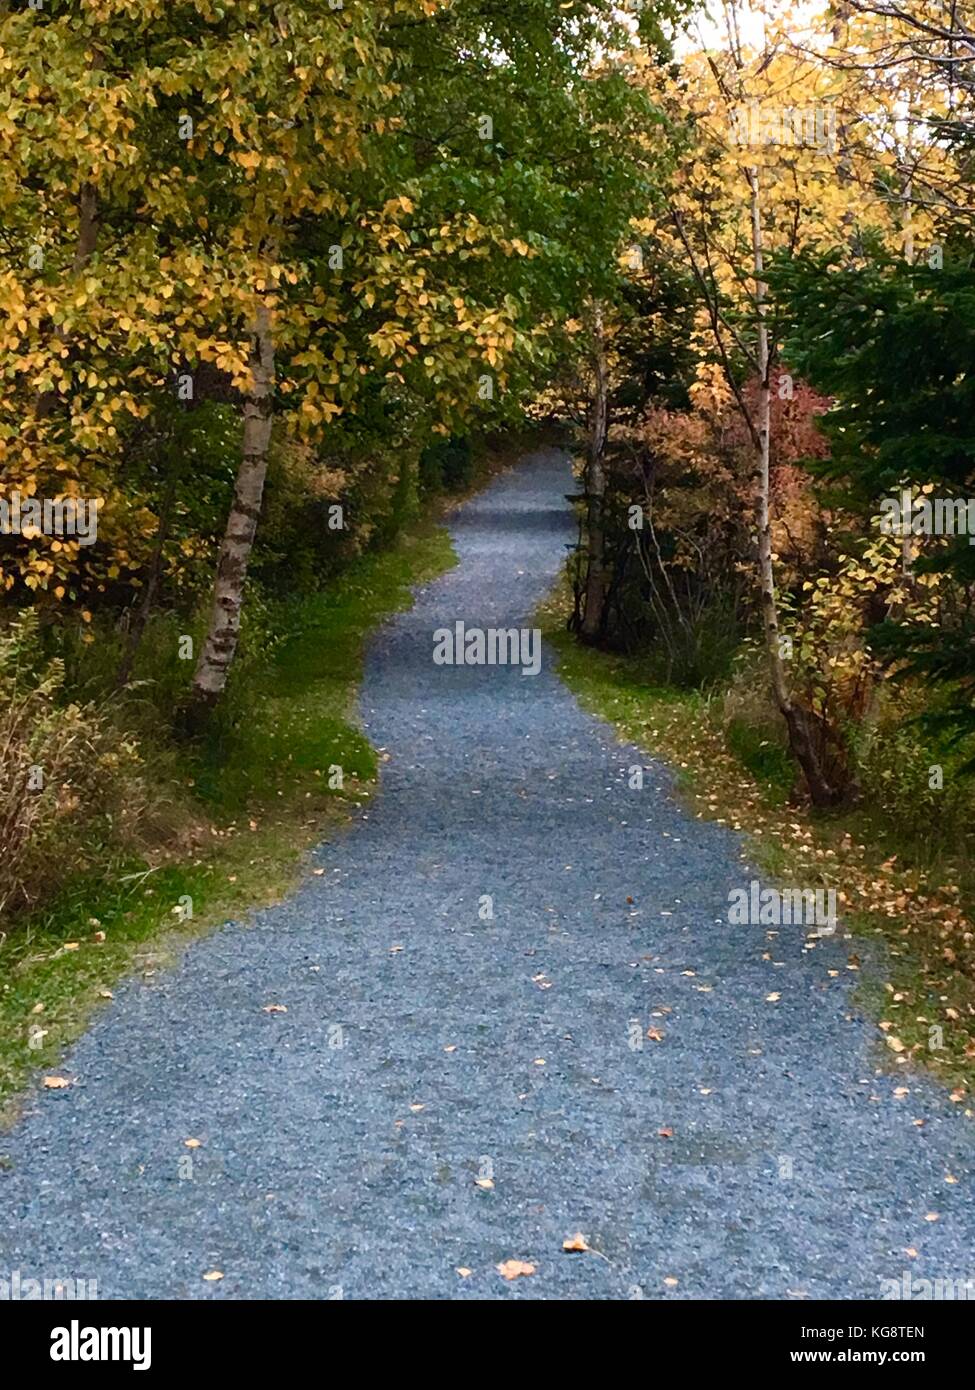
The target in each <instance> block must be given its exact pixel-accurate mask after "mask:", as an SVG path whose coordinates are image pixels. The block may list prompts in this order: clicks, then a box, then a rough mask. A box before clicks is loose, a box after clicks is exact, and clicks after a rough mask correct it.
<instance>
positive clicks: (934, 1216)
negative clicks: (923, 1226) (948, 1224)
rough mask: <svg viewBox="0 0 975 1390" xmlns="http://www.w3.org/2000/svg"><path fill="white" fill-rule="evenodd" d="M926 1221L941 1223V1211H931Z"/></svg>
mask: <svg viewBox="0 0 975 1390" xmlns="http://www.w3.org/2000/svg"><path fill="white" fill-rule="evenodd" d="M924 1219H925V1221H940V1220H941V1213H940V1211H929V1212H928V1213H927V1214H926V1216H925V1218H924Z"/></svg>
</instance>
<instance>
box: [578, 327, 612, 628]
mask: <svg viewBox="0 0 975 1390" xmlns="http://www.w3.org/2000/svg"><path fill="white" fill-rule="evenodd" d="M593 340H594V344H595V353H594V365H595V373H596V382H595V392H594V397H593V414H592V426H591V428H590V432H589V458H588V461H587V467H586V497H587V507H586V512H587V515H586V533H587V555H588V561H589V564H588V568H587V570H586V607H585V612H584V613H583V617H582V629H581V630H582V636H583V638H585V639H586V640H588V641H594V640H595V639H596V638H597V637H598V636H599V634H600V632H601V631H602V626H603V612H604V608H605V604H606V589H607V580H606V534H605V527H604V509H605V502H606V470H605V468H604V466H603V454H604V452H605V449H606V433H607V430H608V427H609V388H608V372H607V368H606V340H605V333H604V325H603V310H602V305H601V304H597V305H596V306H595V308H594V310H593Z"/></svg>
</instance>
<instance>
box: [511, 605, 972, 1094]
mask: <svg viewBox="0 0 975 1390" xmlns="http://www.w3.org/2000/svg"><path fill="white" fill-rule="evenodd" d="M569 611H570V607H569V603H568V600H567V596H566V593H565V591H564V589H563V587H562V586H561V585H560V586H559V588H558V589H557V590H556V592H555V593H554V594H553V595H552V596H551V598H550V599H549V601H548V602H547V603H546V604H545V605H544V606H543V607H542V609H541V610H540V613H539V621H540V623H541V625H542V627H543V630H544V633H545V636H546V637H547V639H548V640H549V642H550V643H551V644H552V645H553V646H554V647H555V649H556V651H557V653H558V657H559V670H560V674H561V676H562V678H563V680H564V681H565V682H566V684H567V685H568V686H569V687H570V689H572V690H573V691H574V693H575V694H576V696H577V698H578V699H579V701H580V703H581V704H582V705H583V706H584V708H586V709H588V710H590V711H591V712H592V713H594V714H596V715H598V716H600V717H601V718H603V719H605V720H606V721H607V722H609V723H610V724H613V725H614V726H615V727H616V729H617V730H618V732H619V734H620V736H621V738H624V739H626V740H627V741H628V742H632V743H634V744H635V745H637V746H638V747H640V748H643V749H645V750H646V751H647V752H648V753H649V754H651V755H653V756H656V757H659V758H660V759H662V760H663V761H665V762H667V763H668V764H669V765H670V767H671V768H672V769H673V770H674V772H675V774H676V778H677V786H678V791H679V793H680V795H681V797H682V799H683V801H684V802H685V804H686V805H687V806H688V809H689V810H690V811H691V812H692V813H693V814H694V815H696V816H697V817H698V819H705V818H706V819H712V820H715V821H717V822H718V823H719V824H722V825H728V826H730V827H731V828H732V829H734V830H736V831H740V832H742V834H743V835H744V836H745V839H746V842H747V844H748V849H749V854H750V857H751V858H752V860H753V861H754V862H755V863H756V864H758V865H759V866H760V867H761V869H762V871H763V872H764V874H765V875H766V876H767V877H768V878H769V879H770V880H777V881H778V882H779V883H780V884H783V885H788V886H790V887H791V886H795V887H803V888H817V887H824V888H834V889H836V892H837V899H838V904H839V908H840V914H841V917H842V920H843V922H844V924H845V926H846V927H847V928H848V929H849V930H850V931H851V932H852V933H853V934H854V935H856V934H861V935H870V936H874V937H880V938H882V940H883V942H884V945H885V950H884V951H883V952H882V959H883V960H884V962H885V966H884V969H885V977H884V978H879V979H874V978H869V979H867V978H866V977H865V978H864V984H863V986H862V988H861V989H860V991H859V993H858V1000H859V1002H860V1004H861V1005H862V1007H864V1009H865V1010H866V1011H867V1012H868V1013H870V1014H872V1015H873V1017H874V1018H875V1019H876V1020H877V1023H878V1029H879V1033H878V1043H879V1044H880V1045H881V1049H882V1050H881V1053H880V1055H881V1057H882V1058H883V1059H884V1060H885V1061H886V1062H887V1063H888V1064H889V1065H891V1066H895V1067H906V1066H909V1065H910V1064H912V1063H913V1064H917V1065H923V1066H925V1067H927V1068H928V1069H929V1070H931V1071H932V1072H934V1073H935V1074H936V1075H937V1076H938V1077H939V1078H940V1079H941V1080H942V1081H943V1082H944V1083H945V1084H946V1085H948V1086H949V1087H950V1088H951V1099H952V1100H953V1101H954V1102H955V1103H956V1104H958V1105H959V1107H960V1108H962V1109H963V1110H964V1113H965V1114H966V1115H968V1116H969V1117H972V1116H973V1113H975V1112H973V1109H972V1089H973V1085H975V981H973V979H972V978H971V975H970V973H968V969H967V967H968V963H969V962H970V960H971V944H972V941H973V928H972V922H971V916H970V911H969V907H968V890H967V885H965V887H964V888H960V887H959V882H962V881H963V880H962V879H961V874H960V872H959V870H960V866H959V865H958V864H957V863H956V862H954V861H953V860H952V859H951V858H950V857H944V858H941V859H938V858H935V859H934V860H931V859H930V857H926V858H922V857H920V856H918V855H916V854H914V853H912V847H911V846H910V845H909V844H905V843H904V842H903V840H901V839H899V838H898V836H897V834H896V831H895V830H892V828H891V827H889V826H884V825H882V824H879V823H878V822H877V821H876V820H871V819H865V818H864V817H863V816H858V814H857V812H856V811H855V810H854V811H852V812H847V813H845V814H835V815H828V816H826V815H822V816H821V815H817V814H814V813H812V812H811V811H810V810H807V809H804V808H802V807H799V806H796V805H793V804H790V803H789V801H788V799H787V798H788V791H787V789H788V778H787V775H786V771H787V770H784V769H783V766H782V757H781V756H780V755H779V754H778V751H777V750H775V749H774V748H770V747H769V746H768V745H767V743H766V742H765V741H764V740H761V739H758V738H757V736H755V735H754V734H753V732H752V731H751V730H750V729H749V728H748V727H747V726H743V725H740V724H736V725H729V724H728V723H727V722H726V721H725V720H724V718H723V717H722V712H721V701H720V699H712V698H709V697H708V696H706V695H703V694H701V693H700V692H696V691H686V690H676V689H673V688H669V687H662V686H661V685H660V684H659V683H658V682H656V681H655V680H654V676H653V672H652V669H651V667H650V666H649V665H648V664H647V663H646V662H641V661H640V660H639V659H636V658H631V657H621V656H617V655H613V654H609V653H606V652H601V651H598V650H595V649H593V648H591V647H584V646H582V645H581V644H580V643H579V642H578V641H577V640H576V639H575V638H574V637H573V636H572V635H571V634H570V633H568V632H567V631H566V628H565V619H566V617H567V615H568V612H569ZM859 965H860V961H859V958H858V956H857V953H856V951H855V950H854V949H851V952H850V966H851V969H854V970H858V969H859Z"/></svg>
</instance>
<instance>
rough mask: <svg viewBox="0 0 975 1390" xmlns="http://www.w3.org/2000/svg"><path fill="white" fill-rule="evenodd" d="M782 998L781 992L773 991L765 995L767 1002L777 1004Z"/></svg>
mask: <svg viewBox="0 0 975 1390" xmlns="http://www.w3.org/2000/svg"><path fill="white" fill-rule="evenodd" d="M781 998H782V995H781V994H775V993H773V994H766V996H765V1002H766V1004H777V1003H778V1002H779V1000H780V999H781Z"/></svg>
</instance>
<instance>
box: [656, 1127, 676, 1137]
mask: <svg viewBox="0 0 975 1390" xmlns="http://www.w3.org/2000/svg"><path fill="white" fill-rule="evenodd" d="M657 1136H658V1138H660V1139H673V1137H674V1131H673V1130H672V1129H658V1130H657Z"/></svg>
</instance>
